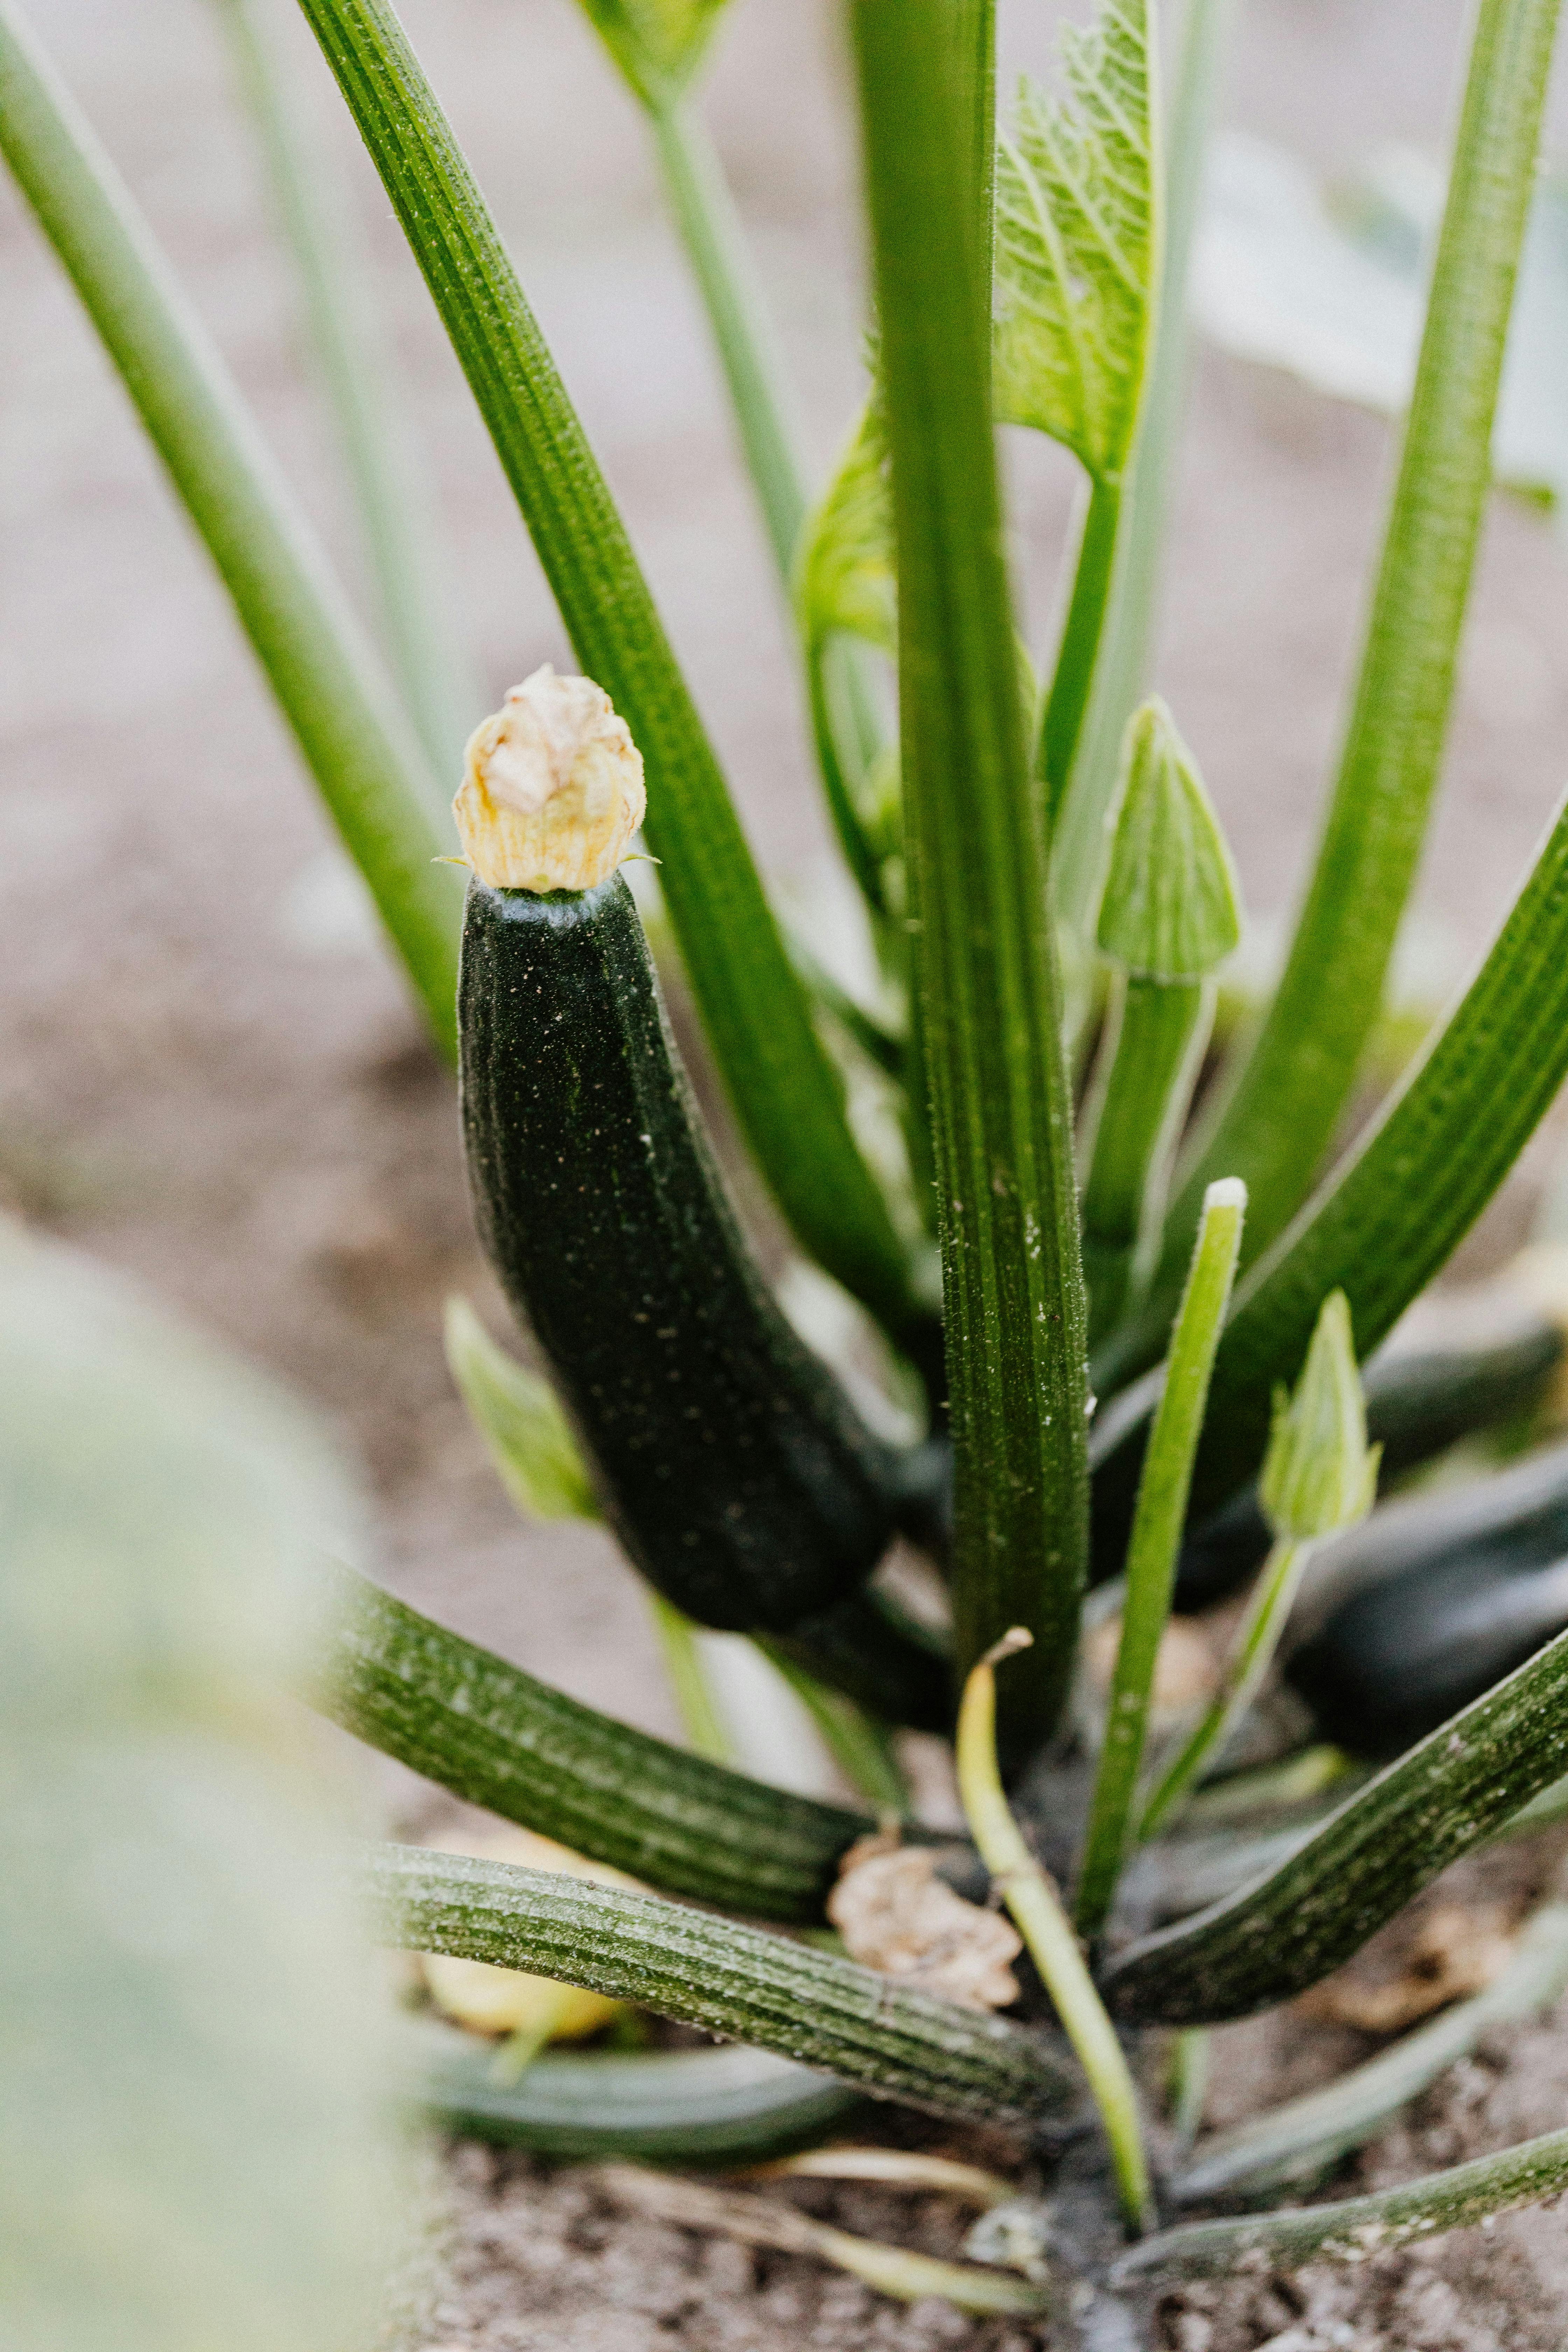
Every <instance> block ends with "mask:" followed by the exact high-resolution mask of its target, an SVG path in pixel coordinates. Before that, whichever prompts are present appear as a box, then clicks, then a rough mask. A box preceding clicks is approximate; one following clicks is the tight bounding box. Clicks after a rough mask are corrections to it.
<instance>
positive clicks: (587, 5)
mask: <svg viewBox="0 0 1568 2352" xmlns="http://www.w3.org/2000/svg"><path fill="white" fill-rule="evenodd" d="M727 5H728V0H583V8H584V14H585V15H586V16H588V17H589V18H590V19H591V20H592V22H593V24H594V26H595V29H596V31H597V32H598V35H599V38H600V39H601V40H602V41H603V42H604V44H605V47H606V48H607V49H608V51H609V53H610V55H611V57H612V58H614V59H615V61H616V65H617V66H618V67H619V68H620V69H621V72H622V73H623V74H624V75H625V76H626V80H627V81H628V82H629V83H630V84H631V86H632V89H634V90H635V91H636V92H637V96H638V98H640V99H641V100H642V102H643V104H644V105H645V106H649V107H652V108H654V109H655V110H661V109H662V108H664V107H666V106H668V104H669V102H670V100H672V99H674V98H676V97H678V96H679V93H680V91H681V90H683V89H685V87H686V85H687V83H688V82H689V80H690V79H691V77H692V75H693V74H694V73H695V72H696V70H697V68H698V67H699V65H700V63H701V61H702V58H703V54H704V52H705V51H706V49H707V47H708V44H709V42H710V40H711V39H712V37H713V33H714V30H715V28H716V26H717V25H718V22H719V19H720V17H721V15H722V14H723V11H724V9H725V7H726V6H727Z"/></svg>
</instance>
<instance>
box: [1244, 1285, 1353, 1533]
mask: <svg viewBox="0 0 1568 2352" xmlns="http://www.w3.org/2000/svg"><path fill="white" fill-rule="evenodd" d="M1382 1453H1383V1448H1382V1446H1381V1445H1373V1446H1371V1447H1369V1446H1368V1444H1367V1442H1366V1405H1365V1402H1364V1400H1363V1396H1362V1389H1361V1374H1360V1372H1359V1371H1358V1370H1357V1369H1356V1360H1355V1342H1354V1339H1353V1338H1352V1333H1351V1310H1350V1305H1349V1302H1348V1300H1347V1299H1346V1297H1345V1295H1344V1292H1343V1291H1342V1290H1334V1291H1331V1292H1330V1294H1329V1296H1328V1297H1327V1298H1325V1299H1324V1301H1323V1304H1322V1308H1321V1312H1320V1314H1319V1316H1318V1327H1317V1329H1316V1330H1315V1331H1314V1332H1313V1334H1312V1344H1311V1346H1310V1348H1309V1349H1308V1350H1307V1360H1306V1363H1305V1364H1304V1366H1303V1367H1302V1370H1301V1377H1300V1380H1299V1381H1297V1383H1296V1392H1295V1394H1294V1396H1291V1397H1289V1398H1288V1397H1287V1395H1286V1393H1285V1391H1284V1390H1283V1389H1279V1390H1277V1391H1276V1392H1275V1398H1274V1427H1273V1430H1272V1432H1271V1433H1270V1435H1269V1439H1268V1454H1267V1456H1266V1457H1265V1460H1264V1464H1263V1475H1262V1476H1261V1478H1260V1479H1259V1480H1258V1496H1259V1498H1260V1500H1261V1502H1262V1505H1263V1509H1264V1513H1265V1516H1266V1517H1267V1518H1268V1523H1269V1525H1270V1527H1271V1528H1273V1530H1274V1532H1275V1534H1276V1535H1277V1536H1284V1537H1287V1538H1293V1539H1295V1540H1296V1541H1300V1540H1302V1539H1306V1540H1309V1541H1310V1540H1312V1539H1314V1538H1318V1537H1320V1536H1331V1535H1333V1534H1334V1533H1335V1532H1336V1531H1337V1530H1338V1529H1339V1528H1350V1527H1353V1526H1354V1525H1355V1523H1356V1521H1357V1520H1358V1519H1363V1518H1364V1517H1366V1515H1367V1513H1368V1511H1370V1510H1371V1508H1372V1506H1373V1497H1374V1496H1375V1495H1376V1493H1377V1465H1378V1460H1379V1457H1380V1456H1381V1454H1382Z"/></svg>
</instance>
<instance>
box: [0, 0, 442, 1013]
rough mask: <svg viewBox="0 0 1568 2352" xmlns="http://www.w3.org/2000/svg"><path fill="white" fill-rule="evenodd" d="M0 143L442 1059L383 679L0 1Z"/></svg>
mask: <svg viewBox="0 0 1568 2352" xmlns="http://www.w3.org/2000/svg"><path fill="white" fill-rule="evenodd" d="M0 150H3V152H4V153H5V158H6V161H7V162H8V163H9V164H10V166H11V169H12V171H13V172H14V173H16V179H17V181H18V183H19V184H20V186H21V189H22V192H23V194H25V195H26V198H27V201H28V203H29V204H30V205H32V207H33V209H34V211H35V212H36V213H37V216H38V220H39V223H40V225H41V226H42V227H43V229H44V232H45V234H46V236H47V237H48V238H49V240H50V242H51V244H52V245H53V246H54V247H55V250H56V252H57V253H58V255H59V257H60V259H61V261H62V262H63V263H64V265H65V267H66V268H67V270H68V272H69V274H70V276H71V278H72V280H73V281H74V283H75V285H76V289H77V291H78V293H79V295H80V296H81V299H82V301H83V303H84V305H85V306H86V309H87V311H88V314H89V317H90V318H91V320H92V322H93V325H94V326H95V327H96V328H97V330H98V332H99V334H100V336H101V338H102V340H103V342H104V344H105V347H106V348H107V350H108V352H109V355H110V359H111V360H112V361H113V362H114V364H115V366H116V367H117V368H118V369H119V371H120V373H121V377H122V379H123V381H124V383H125V387H126V389H127V391H128V392H129V393H130V394H131V397H132V400H133V401H134V402H135V404H136V406H137V408H138V410H139V411H140V414H141V416H142V423H143V425H145V426H146V428H147V431H148V433H149V435H150V436H151V437H152V440H153V445H154V446H155V447H156V448H157V450H158V453H159V455H160V457H162V458H163V463H164V465H165V466H166V467H167V468H168V471H169V474H170V476H171V478H172V479H173V482H174V488H175V490H176V491H177V493H178V495H179V497H180V499H182V501H183V502H184V506H185V509H186V510H187V511H188V513H189V515H190V517H191V520H192V521H193V522H194V523H195V527H196V529H197V530H198V531H199V532H200V533H201V535H202V538H203V539H204V540H205V542H206V546H207V549H208V551H209V553H210V554H211V556H212V558H213V561H214V562H215V563H216V565H217V568H218V571H219V572H220V573H221V575H222V578H223V581H224V584H225V586H226V588H227V590H228V593H229V594H230V596H231V597H232V598H233V600H234V604H235V608H236V611H237V614H238V616H239V620H240V623H241V625H242V626H243V627H244V629H245V632H246V634H247V636H248V637H249V639H250V643H251V646H252V647H253V649H254V651H255V653H256V656H257V658H258V661H259V662H260V664H261V666H262V667H263V669H264V670H265V671H266V673H267V677H268V682H269V684H270V685H271V688H272V690H273V692H274V694H275V695H276V696H277V698H278V701H279V707H280V708H281V709H282V712H283V715H284V717H285V719H287V720H288V722H289V727H290V728H291V729H292V730H293V733H294V737H295V740H296V741H297V742H298V744H299V746H300V751H301V753H302V754H303V757H304V760H305V763H306V765H307V766H308V767H309V769H310V772H311V774H312V775H313V776H314V778H315V780H316V782H317V784H318V786H319V787H320V789H321V796H322V798H323V800H324V801H325V802H326V804H327V807H328V809H329V810H330V812H331V816H332V820H333V823H334V824H336V826H337V828H338V831H339V832H340V834H341V835H342V839H343V843H344V845H345V846H346V848H347V849H348V851H349V854H350V856H352V857H353V860H354V863H355V864H356V865H357V866H358V867H359V869H360V871H361V873H362V874H363V876H364V878H365V880H366V882H367V883H368V884H369V886H370V889H371V893H372V895H373V897H374V899H375V903H376V906H377V908H379V909H380V913H381V918H382V920H383V922H384V924H385V926H386V929H387V930H388V932H389V933H390V934H391V937H392V940H393V942H394V944H395V947H396V948H397V950H398V952H399V954H400V955H401V957H402V959H403V961H404V963H405V967H406V968H407V971H408V976H409V979H410V981H411V982H412V983H413V986H414V990H415V993H416V996H417V997H418V999H419V1001H420V1003H422V1005H423V1007H424V1009H425V1012H426V1016H427V1018H428V1020H429V1023H430V1026H431V1028H432V1030H433V1031H434V1033H435V1035H436V1038H437V1042H438V1044H439V1045H441V1047H442V1049H443V1051H445V1052H446V1053H447V1054H448V1055H452V1056H453V1057H454V1058H455V1056H456V1054H457V1002H456V1000H457V973H458V926H459V923H460V921H461V916H462V893H461V888H460V886H459V884H458V877H457V876H456V875H455V874H454V873H453V872H452V871H451V869H450V868H449V867H447V866H438V865H436V864H434V863H433V862H432V861H433V860H434V859H435V858H437V856H439V855H440V853H441V851H442V848H443V846H444V844H443V841H442V839H441V837H440V835H438V834H437V831H436V827H435V824H434V823H433V821H432V818H431V815H430V809H431V806H432V804H433V802H434V800H435V797H436V788H435V786H434V784H433V783H432V782H431V780H430V778H429V775H428V773H427V771H426V764H425V761H424V759H423V755H422V753H421V751H420V749H419V746H418V743H417V742H416V740H415V738H414V736H413V734H412V732H411V730H409V729H408V727H407V723H406V721H405V719H404V717H403V714H402V709H401V707H400V705H399V702H398V700H397V698H396V696H395V694H394V691H393V688H392V687H391V684H390V682H389V681H388V679H387V677H386V676H385V674H384V671H383V669H382V667H381V665H380V663H379V661H378V660H377V658H376V656H375V655H374V653H373V651H372V650H371V647H370V646H369V643H368V642H367V640H366V638H365V637H364V635H363V631H362V630H361V628H360V626H359V625H358V623H357V622H356V621H355V619H354V617H353V614H352V612H351V611H350V609H349V606H348V604H347V602H346V600H345V599H344V597H343V595H342V591H341V589H340V588H339V586H338V583H337V582H336V581H335V580H334V579H333V577H332V574H331V571H330V569H329V567H328V565H327V562H326V559H325V557H324V556H323V555H322V553H321V549H320V547H319V546H318V545H317V543H316V540H315V538H314V535H313V533H312V532H311V531H310V527H309V525H308V524H307V523H306V521H305V520H304V518H303V516H302V515H301V514H300V510H299V509H298V507H297V505H296V503H295V501H294V499H293V497H292V495H291V493H290V492H289V488H288V487H287V485H286V484H285V482H284V480H283V478H282V477H281V475H280V474H279V471H278V469H277V467H276V466H275V465H274V463H273V460H272V458H271V456H270V454H269V453H268V450H267V449H266V447H265V446H264V445H263V443H262V441H261V439H260V436H259V435H258V432H257V430H256V427H255V425H254V424H253V423H252V421H251V418H250V416H249V415H248V413H247V410H246V408H245V405H244V403H243V402H242V401H241V399H240V396H239V394H238V391H237V388H236V386H235V384H234V383H233V380H232V379H231V377H230V376H229V373H228V372H227V370H226V367H225V366H224V363H223V362H222V360H221V359H220V358H219V356H218V354H217V352H216V350H215V349H214V347H213V344H212V342H211V341H210V340H209V338H208V336H207V334H206V332H205V329H204V328H203V327H202V326H201V324H200V322H199V320H197V319H196V318H195V314H194V312H193V311H192V310H191V309H190V307H189V305H188V304H187V302H186V300H185V298H184V294H183V293H182V291H181V289H180V288H179V286H178V285H177V284H176V282H175V280H174V275H173V273H172V271H171V270H170V268H169V266H168V263H167V261H166V260H165V258H164V257H163V253H162V251H161V250H160V249H159V247H158V246H157V244H156V243H155V241H154V239H153V236H152V233H151V231H150V230H149V229H148V227H147V225H146V223H145V222H144V221H143V220H142V216H141V215H140V213H139V212H138V211H137V209H136V206H135V205H133V204H132V199H131V196H130V194H129V192H128V191H127V189H126V188H125V186H124V185H123V184H122V183H121V179H120V177H119V175H118V173H116V172H115V170H114V167H113V165H112V164H111V163H110V161H109V158H108V157H107V155H105V153H104V152H103V151H102V149H101V148H100V145H99V143H98V141H97V138H96V137H95V135H94V133H93V131H92V130H91V128H90V126H89V124H88V122H87V121H86V120H85V118H84V117H83V116H82V115H81V114H80V112H79V110H78V109H77V107H76V105H75V103H74V101H73V100H71V98H70V96H69V94H68V92H67V91H66V90H65V89H63V88H62V86H61V85H60V83H59V82H58V80H57V79H56V78H55V76H54V74H53V71H52V70H51V68H50V67H49V65H48V64H47V60H46V59H45V58H44V57H43V55H42V53H41V51H40V50H39V49H38V47H37V44H36V42H35V41H34V39H33V36H32V33H31V31H30V29H29V27H28V26H27V22H26V17H25V16H23V14H22V12H21V10H20V9H19V8H18V7H16V5H14V0H0Z"/></svg>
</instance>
